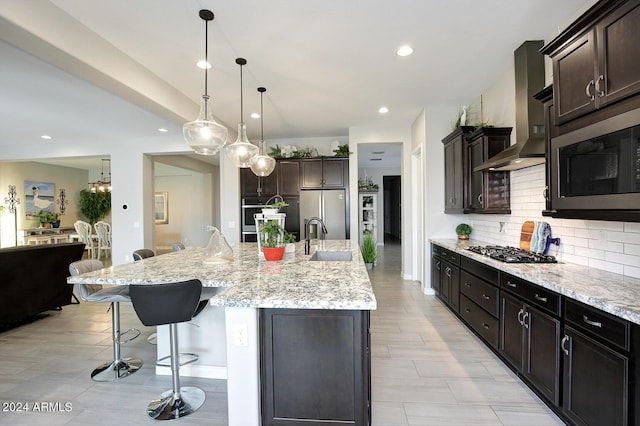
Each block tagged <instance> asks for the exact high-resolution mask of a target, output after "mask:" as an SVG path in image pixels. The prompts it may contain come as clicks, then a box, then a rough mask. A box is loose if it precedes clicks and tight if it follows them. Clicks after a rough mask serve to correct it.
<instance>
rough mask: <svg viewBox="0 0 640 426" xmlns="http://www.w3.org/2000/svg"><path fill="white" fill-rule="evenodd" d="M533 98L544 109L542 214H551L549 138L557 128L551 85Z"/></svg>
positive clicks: (553, 135) (556, 133)
mask: <svg viewBox="0 0 640 426" xmlns="http://www.w3.org/2000/svg"><path fill="white" fill-rule="evenodd" d="M535 98H536V99H537V100H539V101H540V102H542V108H543V111H544V127H545V129H546V131H545V135H544V138H545V140H544V145H545V162H546V163H545V164H546V166H545V174H544V185H545V186H544V191H543V194H542V195H543V196H544V206H545V208H544V210H543V211H542V215H543V216H551V215H552V214H553V206H552V205H551V167H550V166H549V164H551V161H552V160H551V156H552V155H553V152H552V150H551V139H553V138H554V137H556V136H557V135H558V130H557V129H558V128H557V127H556V125H555V124H556V123H555V122H556V120H555V113H554V106H553V86H547V87H545V88H544V89H542V90H541V91H540V92H538V93H536V94H535Z"/></svg>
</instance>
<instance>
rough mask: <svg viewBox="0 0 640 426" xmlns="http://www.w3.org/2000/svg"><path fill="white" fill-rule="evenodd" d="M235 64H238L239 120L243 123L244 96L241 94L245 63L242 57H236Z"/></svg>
mask: <svg viewBox="0 0 640 426" xmlns="http://www.w3.org/2000/svg"><path fill="white" fill-rule="evenodd" d="M236 64H238V65H240V122H241V123H244V98H243V96H242V67H243V66H244V65H247V60H246V59H244V58H236Z"/></svg>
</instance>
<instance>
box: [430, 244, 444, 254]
mask: <svg viewBox="0 0 640 426" xmlns="http://www.w3.org/2000/svg"><path fill="white" fill-rule="evenodd" d="M442 250H444V249H443V248H442V247H440V246H437V245H435V244H431V254H433V255H436V256H440V254H441V252H442Z"/></svg>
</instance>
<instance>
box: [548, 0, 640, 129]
mask: <svg viewBox="0 0 640 426" xmlns="http://www.w3.org/2000/svg"><path fill="white" fill-rule="evenodd" d="M639 40H640V1H639V0H629V1H619V0H618V1H613V0H609V1H601V2H598V3H597V4H596V5H594V6H593V7H592V8H591V9H590V10H589V11H587V12H586V13H585V14H584V15H583V16H582V17H581V18H579V19H578V20H577V21H576V23H575V24H574V25H572V26H570V27H569V29H568V30H567V31H565V32H563V33H562V34H560V35H559V36H558V37H556V39H554V40H553V41H551V42H550V43H549V44H548V45H547V46H545V48H543V50H542V52H543V53H546V54H549V55H550V56H551V58H552V62H553V90H554V94H553V96H554V100H555V111H556V117H557V120H558V121H557V122H558V124H562V123H566V122H568V121H570V120H573V119H575V118H577V117H580V116H582V115H585V114H587V113H590V112H592V111H594V110H596V109H598V108H601V107H603V106H605V105H607V104H610V103H613V102H616V101H619V100H621V99H624V98H626V97H629V96H631V95H635V94H637V93H639V92H640V72H638V70H639V69H640V43H639Z"/></svg>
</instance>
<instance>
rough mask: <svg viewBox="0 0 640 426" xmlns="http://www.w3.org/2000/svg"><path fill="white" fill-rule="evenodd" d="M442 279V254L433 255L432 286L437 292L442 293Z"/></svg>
mask: <svg viewBox="0 0 640 426" xmlns="http://www.w3.org/2000/svg"><path fill="white" fill-rule="evenodd" d="M441 279H442V260H440V256H433V257H432V258H431V288H432V289H434V290H435V292H436V294H438V295H439V294H440V282H441V281H440V280H441Z"/></svg>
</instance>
